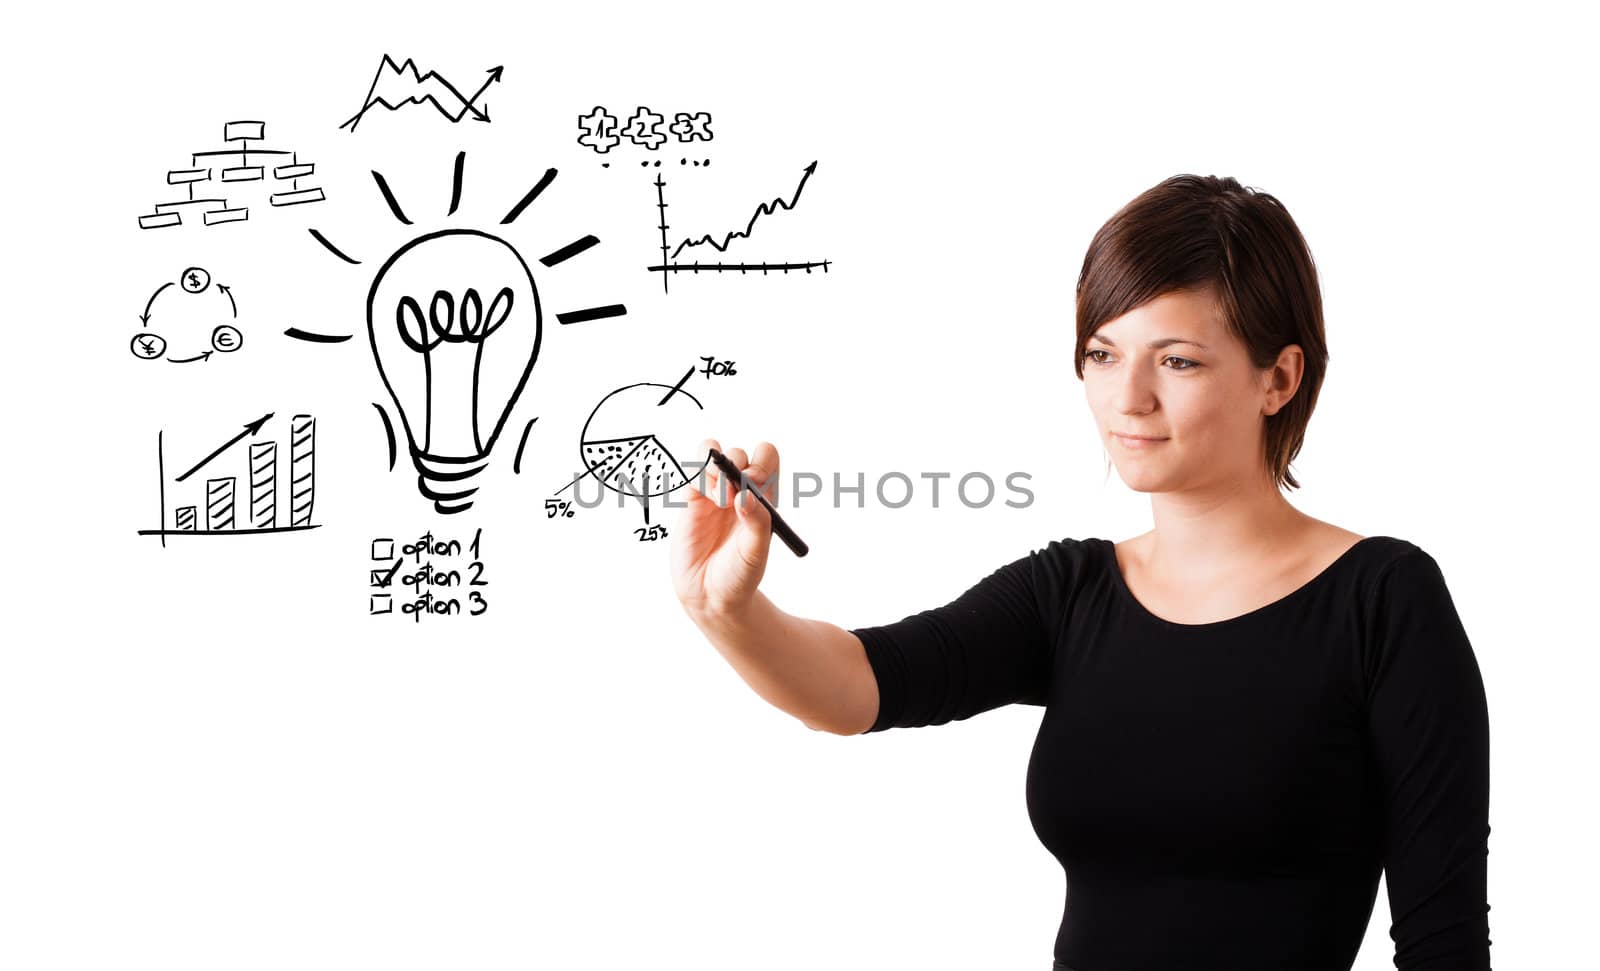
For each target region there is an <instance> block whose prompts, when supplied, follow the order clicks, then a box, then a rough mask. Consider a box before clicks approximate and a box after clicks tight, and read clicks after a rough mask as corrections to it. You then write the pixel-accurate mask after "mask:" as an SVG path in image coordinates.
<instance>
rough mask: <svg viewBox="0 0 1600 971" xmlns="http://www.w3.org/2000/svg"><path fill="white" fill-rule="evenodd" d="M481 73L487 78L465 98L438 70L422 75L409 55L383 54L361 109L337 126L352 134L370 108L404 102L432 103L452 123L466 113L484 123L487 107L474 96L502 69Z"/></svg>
mask: <svg viewBox="0 0 1600 971" xmlns="http://www.w3.org/2000/svg"><path fill="white" fill-rule="evenodd" d="M485 73H486V74H488V78H487V79H486V80H485V81H484V82H483V84H482V85H481V86H479V88H478V90H476V91H474V92H473V93H472V96H471V97H467V96H466V95H463V94H462V93H461V92H460V91H458V90H457V89H456V86H455V85H453V84H451V83H450V82H449V81H447V80H445V78H444V76H443V75H441V74H439V73H438V72H436V71H429V72H427V73H426V74H422V73H420V72H419V71H418V69H417V64H416V62H415V61H413V60H412V59H411V58H409V57H408V58H406V59H405V61H404V62H402V63H400V64H396V63H395V62H394V58H392V57H390V56H389V55H388V54H385V55H383V60H382V61H380V62H379V63H378V73H376V74H374V75H373V76H372V85H371V86H370V87H369V88H367V96H366V97H365V98H364V99H362V102H361V110H360V111H358V112H356V113H355V114H354V115H352V116H350V118H349V119H348V120H346V121H345V122H344V124H342V125H340V126H339V127H340V128H348V129H350V131H351V132H352V133H354V132H355V130H356V126H357V125H359V124H361V119H362V118H363V117H364V116H365V115H366V113H367V112H368V111H370V110H371V109H373V108H387V109H389V110H390V111H399V110H400V109H401V108H404V107H405V106H407V105H421V104H428V105H432V106H433V110H434V111H437V112H438V113H439V114H440V115H441V116H443V117H444V118H445V120H447V121H449V122H451V123H452V124H454V123H457V122H459V121H461V119H463V118H466V117H467V116H468V115H471V116H472V120H473V121H484V122H486V121H488V120H489V106H488V105H486V104H480V103H479V101H478V99H479V98H481V97H483V94H484V92H486V91H488V90H489V85H491V84H494V83H495V82H496V81H499V80H500V77H501V75H502V74H504V73H505V68H504V67H503V66H495V67H491V68H489V70H488V71H487V72H485Z"/></svg>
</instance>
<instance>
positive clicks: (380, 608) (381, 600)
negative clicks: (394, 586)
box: [367, 593, 394, 614]
mask: <svg viewBox="0 0 1600 971" xmlns="http://www.w3.org/2000/svg"><path fill="white" fill-rule="evenodd" d="M367 613H369V614H392V613H394V598H393V597H391V596H389V595H388V594H386V593H375V594H373V595H372V599H371V601H370V602H369V603H368V604H367Z"/></svg>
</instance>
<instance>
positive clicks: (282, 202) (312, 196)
mask: <svg viewBox="0 0 1600 971" xmlns="http://www.w3.org/2000/svg"><path fill="white" fill-rule="evenodd" d="M324 198H325V197H324V196H323V194H322V190H321V189H301V190H299V191H297V192H274V193H273V194H272V195H270V196H268V197H267V199H268V201H269V202H271V203H272V204H273V205H275V206H298V205H301V204H303V203H307V202H321V201H322V200H323V199H324Z"/></svg>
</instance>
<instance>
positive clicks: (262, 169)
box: [139, 121, 324, 229]
mask: <svg viewBox="0 0 1600 971" xmlns="http://www.w3.org/2000/svg"><path fill="white" fill-rule="evenodd" d="M266 135H267V123H266V122H264V121H230V122H225V123H224V124H223V126H222V140H223V141H224V142H227V143H228V144H229V145H232V146H233V147H232V148H224V149H214V150H211V151H205V152H191V153H190V154H189V167H188V168H186V169H169V170H167V184H168V185H181V186H184V187H185V188H186V189H187V190H188V196H187V198H184V199H177V200H174V201H171V202H158V203H156V207H155V210H156V211H155V212H153V213H150V214H148V215H144V216H140V217H139V228H140V229H162V228H164V227H167V226H178V225H182V223H183V214H182V210H183V209H185V208H187V207H189V206H197V207H199V209H200V218H201V220H202V221H203V222H204V223H205V224H206V225H207V226H216V225H219V224H221V223H234V222H243V221H245V220H246V219H248V218H250V210H249V208H247V207H245V206H231V205H229V203H228V200H227V198H226V197H224V196H220V195H219V196H216V197H214V198H204V199H196V198H195V195H194V187H195V186H196V185H199V184H201V183H206V184H207V185H208V186H209V185H211V184H215V183H218V182H221V183H232V182H263V181H265V180H266V177H267V166H266V165H265V164H263V162H264V159H265V158H277V159H278V160H279V161H282V156H284V155H287V156H289V159H288V164H287V165H274V166H272V178H273V179H275V180H277V181H278V182H280V183H281V182H288V183H289V187H288V188H287V189H286V190H284V191H279V192H273V193H271V194H269V195H268V196H267V201H268V202H269V203H271V204H272V205H274V206H298V205H304V204H305V203H308V202H321V201H323V198H324V196H323V194H322V190H321V189H320V188H317V187H314V186H307V187H306V188H303V189H302V188H301V187H300V180H301V179H304V178H309V177H310V176H311V175H312V174H313V173H314V172H315V171H316V166H314V165H313V164H312V163H310V162H302V161H300V156H299V155H298V154H296V153H294V152H290V151H285V150H283V149H277V148H260V147H255V148H252V147H251V145H250V143H251V142H260V141H261V140H262V139H264V138H266ZM252 156H254V161H255V164H251V161H252ZM235 158H237V161H238V164H237V165H229V164H227V163H229V162H231V161H233V160H234V159H235ZM201 159H207V160H208V162H207V164H205V165H204V166H202V163H201V161H200V160H201ZM213 159H214V160H215V161H216V162H218V163H220V167H218V168H213V167H211V165H210V164H209V160H213ZM274 188H278V189H283V187H282V186H281V185H277V186H274ZM210 191H215V190H210Z"/></svg>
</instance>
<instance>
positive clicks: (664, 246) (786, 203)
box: [646, 161, 832, 293]
mask: <svg viewBox="0 0 1600 971" xmlns="http://www.w3.org/2000/svg"><path fill="white" fill-rule="evenodd" d="M816 171H817V163H816V162H814V161H813V162H812V163H811V164H810V165H808V166H806V167H805V171H804V174H803V175H801V176H800V182H799V184H797V185H796V186H795V187H794V194H793V195H791V196H790V197H789V198H788V199H784V198H783V197H782V196H779V197H777V198H775V199H773V200H772V201H771V202H763V203H761V204H760V205H758V206H756V210H755V212H753V213H752V214H751V215H750V221H749V222H748V223H746V224H745V227H744V229H739V230H732V231H729V232H727V233H724V234H722V239H721V242H718V241H717V237H716V236H715V235H712V234H709V233H708V234H706V235H703V236H701V237H700V238H699V239H695V238H692V237H685V238H684V239H683V240H682V241H681V242H679V243H678V245H677V246H676V247H674V246H673V245H672V244H671V243H669V242H668V240H667V230H668V229H670V228H671V227H670V226H669V225H668V224H667V197H666V187H667V183H666V181H665V180H663V179H662V178H661V176H660V175H657V176H656V181H655V183H654V184H655V187H656V211H657V213H658V214H659V217H660V223H659V224H658V225H657V227H656V228H657V229H659V230H660V232H661V262H660V263H658V264H656V265H654V266H650V267H647V268H646V269H648V270H649V271H650V272H651V273H660V274H661V292H662V293H666V292H668V286H667V280H668V278H669V277H670V276H671V275H672V274H674V273H696V274H698V273H732V272H737V273H740V274H745V273H760V274H762V275H763V276H765V275H767V274H769V273H783V274H785V275H788V274H789V273H790V272H792V271H797V270H804V271H805V272H806V273H810V272H811V271H812V270H815V269H820V270H822V272H824V273H826V272H828V267H829V266H830V265H831V264H832V261H831V260H807V261H785V262H757V263H721V262H718V263H701V262H698V261H696V262H693V263H682V262H678V261H677V258H678V255H679V254H680V253H682V252H683V251H684V250H686V249H689V248H691V247H696V246H709V247H711V248H712V249H714V250H716V251H717V252H718V253H725V252H727V249H728V246H729V245H730V244H732V243H733V241H734V240H736V239H749V238H750V234H751V233H753V232H755V228H756V223H757V222H759V221H760V219H761V217H762V216H770V215H772V214H774V213H776V212H777V211H778V210H779V209H786V210H792V209H793V208H794V207H795V206H796V205H797V204H798V203H799V202H800V193H802V192H804V191H805V187H806V182H807V181H809V180H810V178H811V176H812V175H813V174H815V173H816Z"/></svg>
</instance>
